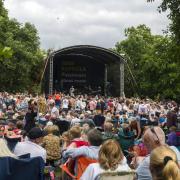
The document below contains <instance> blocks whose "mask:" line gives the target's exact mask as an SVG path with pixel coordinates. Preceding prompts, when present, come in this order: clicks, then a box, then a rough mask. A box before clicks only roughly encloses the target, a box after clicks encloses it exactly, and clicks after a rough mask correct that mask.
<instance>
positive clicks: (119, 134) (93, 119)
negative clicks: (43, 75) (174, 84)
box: [0, 93, 180, 180]
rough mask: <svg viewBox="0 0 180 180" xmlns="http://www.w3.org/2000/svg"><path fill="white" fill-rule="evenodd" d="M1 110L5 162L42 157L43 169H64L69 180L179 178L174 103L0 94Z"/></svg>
mask: <svg viewBox="0 0 180 180" xmlns="http://www.w3.org/2000/svg"><path fill="white" fill-rule="evenodd" d="M0 112H1V113H0V137H1V138H0V159H1V158H3V157H11V158H15V159H17V160H19V159H22V158H24V159H26V158H36V157H41V158H42V161H43V163H44V165H46V166H50V167H53V168H57V167H61V170H62V172H61V174H62V178H64V179H69V178H70V177H71V178H74V177H76V178H77V179H81V180H97V179H101V177H102V176H103V175H105V176H109V175H111V173H114V174H113V176H123V175H125V174H126V173H127V174H129V175H131V177H132V179H138V180H151V179H153V180H179V179H180V168H179V167H180V152H179V147H180V141H179V139H180V138H179V136H180V131H179V129H178V127H179V124H178V123H179V117H180V110H179V106H178V104H177V103H176V102H174V101H164V102H155V101H152V100H150V99H143V100H142V99H138V98H131V99H128V98H105V97H101V96H96V97H92V96H86V95H85V96H82V95H81V96H67V95H64V94H61V93H59V94H55V95H54V96H49V97H48V98H47V99H45V98H44V97H31V96H30V95H22V94H18V95H9V94H8V93H0ZM26 155H28V156H27V157H23V156H26ZM81 158H84V159H85V161H84V163H83V170H81V172H80V171H79V164H80V163H82V162H81V160H82V159H81ZM82 161H83V160H82ZM2 162H3V161H2ZM0 163H1V161H0ZM0 166H1V165H0ZM0 174H1V173H0ZM0 177H1V175H0ZM51 178H52V179H53V177H51Z"/></svg>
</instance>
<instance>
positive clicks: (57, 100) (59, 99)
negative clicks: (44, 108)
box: [55, 93, 61, 109]
mask: <svg viewBox="0 0 180 180" xmlns="http://www.w3.org/2000/svg"><path fill="white" fill-rule="evenodd" d="M55 106H56V107H57V108H58V109H59V108H60V106H61V95H60V94H59V93H56V94H55Z"/></svg>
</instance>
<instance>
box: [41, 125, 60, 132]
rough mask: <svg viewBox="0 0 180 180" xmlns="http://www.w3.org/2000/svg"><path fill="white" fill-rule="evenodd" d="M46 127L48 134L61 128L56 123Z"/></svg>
mask: <svg viewBox="0 0 180 180" xmlns="http://www.w3.org/2000/svg"><path fill="white" fill-rule="evenodd" d="M44 129H45V130H46V131H47V133H48V134H51V133H52V134H53V133H54V132H57V131H59V128H58V126H56V125H52V126H47V127H45V128H44Z"/></svg>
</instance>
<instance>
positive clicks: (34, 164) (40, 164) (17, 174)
mask: <svg viewBox="0 0 180 180" xmlns="http://www.w3.org/2000/svg"><path fill="white" fill-rule="evenodd" d="M43 171H44V161H43V159H42V158H41V157H34V158H29V159H15V158H12V157H1V158H0V179H2V180H44V174H43Z"/></svg>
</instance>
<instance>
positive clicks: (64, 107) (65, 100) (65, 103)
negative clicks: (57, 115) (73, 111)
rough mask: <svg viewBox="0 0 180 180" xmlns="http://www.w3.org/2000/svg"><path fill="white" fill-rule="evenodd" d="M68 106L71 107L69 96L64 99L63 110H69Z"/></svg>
mask: <svg viewBox="0 0 180 180" xmlns="http://www.w3.org/2000/svg"><path fill="white" fill-rule="evenodd" d="M68 107H69V100H68V99H67V97H65V98H64V99H63V100H62V110H63V111H65V112H66V114H67V112H68Z"/></svg>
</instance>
